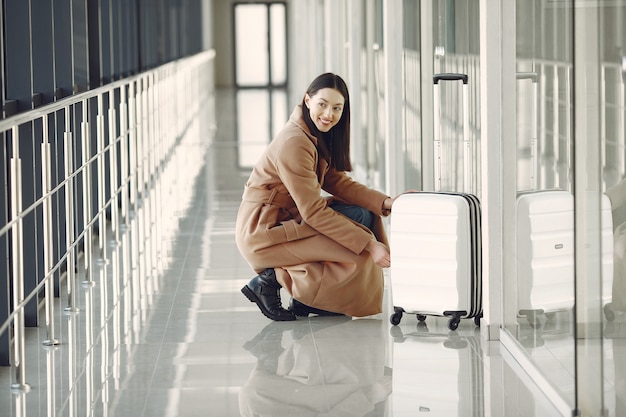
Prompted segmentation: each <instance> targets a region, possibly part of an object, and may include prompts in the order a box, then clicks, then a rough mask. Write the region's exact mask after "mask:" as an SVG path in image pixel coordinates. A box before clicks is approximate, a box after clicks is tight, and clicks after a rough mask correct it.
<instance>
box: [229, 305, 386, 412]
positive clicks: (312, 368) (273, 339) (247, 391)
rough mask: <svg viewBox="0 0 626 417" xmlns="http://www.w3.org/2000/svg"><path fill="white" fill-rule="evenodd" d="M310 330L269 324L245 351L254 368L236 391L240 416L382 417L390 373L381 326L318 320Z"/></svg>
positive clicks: (293, 324) (372, 322)
mask: <svg viewBox="0 0 626 417" xmlns="http://www.w3.org/2000/svg"><path fill="white" fill-rule="evenodd" d="M309 324H310V325H309V326H303V325H302V323H298V322H287V323H278V322H273V323H270V324H268V325H267V326H265V327H264V328H263V330H262V331H261V332H260V333H259V334H258V335H256V336H255V337H254V338H253V339H252V340H250V341H248V342H247V343H246V344H245V345H244V346H243V347H244V348H245V349H246V350H247V351H248V352H250V353H251V354H252V355H254V356H255V357H256V359H257V364H256V367H255V368H254V370H253V371H252V373H251V374H250V377H249V379H248V381H247V382H246V384H245V385H244V386H243V387H242V388H241V390H240V394H239V404H240V410H241V413H242V415H243V416H296V415H297V416H308V415H311V416H312V415H350V416H371V417H373V416H381V417H382V416H385V415H386V414H385V409H386V404H385V403H386V401H387V399H388V397H389V395H390V394H391V369H390V368H389V367H387V366H385V360H384V359H385V342H384V338H383V337H382V330H383V325H382V321H381V320H368V319H365V320H352V319H351V318H349V317H334V318H329V317H323V318H322V317H319V318H314V319H310V321H309ZM338 340H341V342H339V343H338Z"/></svg>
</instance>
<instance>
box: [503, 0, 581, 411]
mask: <svg viewBox="0 0 626 417" xmlns="http://www.w3.org/2000/svg"><path fill="white" fill-rule="evenodd" d="M557 3H558V4H557ZM516 5H517V6H516V11H515V20H516V43H515V44H516V73H515V74H507V76H511V77H515V79H516V91H515V93H516V94H515V97H516V99H515V104H516V110H515V111H516V120H517V128H516V143H517V148H516V153H517V158H516V159H517V166H516V173H517V181H516V182H517V187H516V190H517V193H516V202H515V220H514V221H515V225H516V226H515V229H514V230H515V240H514V241H515V255H516V261H515V262H516V275H515V279H508V278H510V277H507V280H506V281H505V283H504V285H505V287H504V291H505V294H504V295H505V300H507V302H506V303H505V322H504V327H505V329H506V330H507V331H508V332H509V333H510V334H511V335H512V336H513V337H514V339H515V340H517V342H518V344H519V347H520V349H522V350H523V351H524V352H525V354H526V356H527V357H528V358H529V359H530V360H531V361H532V362H533V363H534V365H535V366H536V368H537V369H538V370H540V371H541V372H542V373H543V374H544V377H545V379H546V380H547V381H548V383H549V384H550V385H551V386H552V387H553V388H554V390H556V391H557V392H558V394H559V396H561V397H562V398H563V399H564V400H565V402H566V403H567V407H568V408H569V409H574V408H575V404H576V391H575V379H576V374H575V312H574V305H575V273H574V271H575V262H574V257H575V237H574V193H573V177H572V172H573V136H572V112H573V96H572V91H573V88H572V87H573V85H572V82H573V78H572V77H573V50H572V46H573V45H572V42H573V39H572V36H571V33H572V25H573V8H572V7H571V6H570V5H569V4H568V3H567V2H555V3H546V2H545V1H543V0H533V1H528V0H518V1H517V3H516ZM508 301H511V302H508Z"/></svg>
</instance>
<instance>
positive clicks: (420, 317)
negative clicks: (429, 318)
mask: <svg viewBox="0 0 626 417" xmlns="http://www.w3.org/2000/svg"><path fill="white" fill-rule="evenodd" d="M416 317H417V321H419V322H420V323H421V322H423V321H425V320H426V316H425V315H423V314H417V315H416Z"/></svg>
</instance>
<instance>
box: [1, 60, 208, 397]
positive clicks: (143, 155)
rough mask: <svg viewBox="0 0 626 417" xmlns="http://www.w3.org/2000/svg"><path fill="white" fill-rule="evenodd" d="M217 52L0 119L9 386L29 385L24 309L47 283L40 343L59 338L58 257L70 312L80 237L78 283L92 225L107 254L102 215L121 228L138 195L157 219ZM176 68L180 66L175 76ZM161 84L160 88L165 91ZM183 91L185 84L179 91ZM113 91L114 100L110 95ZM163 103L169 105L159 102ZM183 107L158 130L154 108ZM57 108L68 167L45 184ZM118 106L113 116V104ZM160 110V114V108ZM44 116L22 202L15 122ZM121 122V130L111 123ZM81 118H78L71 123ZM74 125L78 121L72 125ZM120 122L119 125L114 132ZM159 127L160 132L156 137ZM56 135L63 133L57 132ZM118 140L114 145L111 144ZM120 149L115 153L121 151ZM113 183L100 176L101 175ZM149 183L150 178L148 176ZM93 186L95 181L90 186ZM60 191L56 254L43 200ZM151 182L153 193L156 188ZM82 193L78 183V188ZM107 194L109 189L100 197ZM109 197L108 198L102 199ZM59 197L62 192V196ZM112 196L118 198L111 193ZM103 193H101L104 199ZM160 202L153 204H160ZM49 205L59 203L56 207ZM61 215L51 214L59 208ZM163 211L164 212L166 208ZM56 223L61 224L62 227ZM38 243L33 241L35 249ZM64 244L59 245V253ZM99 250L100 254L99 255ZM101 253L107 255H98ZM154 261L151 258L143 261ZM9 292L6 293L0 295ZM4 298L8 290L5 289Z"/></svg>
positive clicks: (158, 113)
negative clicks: (78, 198) (40, 253)
mask: <svg viewBox="0 0 626 417" xmlns="http://www.w3.org/2000/svg"><path fill="white" fill-rule="evenodd" d="M214 57H215V53H214V51H212V50H210V51H205V52H202V53H199V54H197V55H194V56H192V57H188V58H184V59H181V60H178V61H174V62H171V63H168V64H165V65H163V66H161V67H158V68H155V69H153V70H150V71H147V72H144V73H141V74H137V75H134V76H131V77H128V78H125V79H122V80H118V81H114V82H112V83H110V84H107V85H105V86H102V87H98V88H95V89H93V90H89V91H86V92H83V93H79V94H76V95H74V96H70V97H67V98H64V99H62V100H59V101H57V102H54V103H50V104H47V105H45V106H42V107H39V108H37V109H33V110H30V111H27V112H24V113H21V114H17V115H15V116H13V117H10V118H7V119H5V120H2V121H0V134H8V132H11V135H12V141H13V143H12V145H13V146H12V150H13V151H12V154H11V152H9V154H7V155H6V158H7V159H6V161H5V164H6V165H7V166H9V165H10V166H11V170H10V174H9V178H8V180H9V181H10V182H11V196H10V197H9V199H10V202H11V209H10V215H9V220H8V221H7V223H6V224H4V225H2V226H1V227H0V237H1V238H3V239H7V242H8V244H9V246H10V247H11V249H12V255H13V258H12V262H13V277H12V280H13V303H12V306H11V307H12V308H10V309H9V314H8V317H7V318H6V320H5V321H4V322H2V323H0V335H2V334H4V332H7V331H8V330H9V328H10V326H11V325H12V324H14V335H13V337H12V339H13V341H12V344H13V349H12V352H11V359H12V363H11V365H12V366H13V367H14V368H15V371H16V373H15V383H14V384H13V385H12V388H13V390H14V391H15V392H27V391H28V389H29V388H28V384H26V382H25V367H24V360H25V354H24V327H25V326H24V309H25V308H26V306H27V305H28V304H29V303H31V302H32V301H33V299H35V298H36V297H37V296H38V295H39V294H41V292H42V291H43V292H44V296H45V300H44V303H43V304H44V306H45V308H46V325H47V326H48V339H47V340H46V341H45V342H44V344H47V345H54V344H58V343H59V342H58V340H57V339H56V337H55V333H54V322H53V319H52V318H51V317H52V315H53V314H54V310H53V308H54V307H53V306H54V304H53V300H52V297H53V295H52V293H53V291H52V287H51V286H52V284H53V283H54V278H55V275H56V274H57V273H59V272H60V271H61V269H62V266H64V265H67V269H66V271H65V272H66V276H65V281H66V283H67V288H68V289H67V293H66V295H67V296H68V307H66V311H67V312H70V313H71V312H75V311H77V308H76V306H75V302H74V292H75V289H74V287H73V286H74V285H75V284H74V279H73V276H74V275H73V274H74V272H73V268H74V267H75V261H76V260H75V255H76V252H77V251H78V250H79V246H80V245H81V243H82V244H84V249H83V252H84V255H85V260H84V263H85V268H89V270H90V271H89V273H88V277H87V279H86V281H85V282H84V284H85V285H90V284H92V282H91V278H90V277H91V269H92V265H91V263H92V262H93V260H92V259H91V252H92V251H93V250H92V246H91V245H92V242H91V239H92V237H93V236H92V229H93V228H94V227H96V226H98V227H99V232H100V233H99V237H100V238H99V249H100V250H101V253H103V254H106V248H105V247H104V246H106V240H105V239H106V237H105V235H106V233H107V232H106V224H105V223H106V220H105V216H106V214H107V211H108V210H110V211H111V213H112V218H113V220H112V221H111V222H110V226H111V229H112V231H113V233H115V234H117V233H119V231H118V228H120V227H121V224H118V223H119V222H120V221H121V222H124V223H125V224H126V225H127V226H129V227H130V217H132V215H133V214H132V213H131V211H132V210H135V211H140V210H142V209H141V206H140V205H141V199H142V198H144V197H145V198H146V205H148V206H150V205H151V206H153V208H152V210H150V211H149V213H147V214H146V216H148V217H146V218H145V219H141V222H143V223H145V224H158V223H159V222H160V220H161V219H159V218H157V217H156V216H157V215H158V214H159V213H157V212H160V211H161V210H162V209H161V208H160V207H158V204H156V203H157V202H156V201H155V197H154V194H159V193H160V190H159V187H160V185H157V186H155V185H154V184H158V180H159V179H160V178H159V177H160V176H161V174H163V173H164V170H165V168H166V165H167V164H168V163H169V160H170V158H171V155H172V153H174V152H175V151H176V148H177V146H178V143H179V141H180V139H181V137H182V136H184V135H185V134H186V130H187V128H188V125H187V126H186V125H185V123H187V124H190V123H194V120H195V119H197V118H198V114H197V113H198V112H200V111H202V106H203V105H205V103H206V102H207V100H208V98H209V97H210V96H211V94H212V88H213V80H212V79H211V78H210V77H212V65H213V60H214ZM181 74H182V75H181ZM181 76H182V77H184V82H183V84H185V85H183V87H185V88H190V87H189V84H190V83H191V84H193V85H198V86H202V87H206V88H204V89H202V88H201V89H200V90H201V91H194V92H193V93H194V94H193V95H192V96H190V95H189V94H187V95H185V91H184V88H180V87H181V79H180V77H181ZM166 90H167V91H166ZM181 90H182V91H181ZM116 93H119V97H118V98H117V99H116V97H115V94H116ZM104 97H107V98H108V99H109V103H108V104H109V106H108V109H104V106H103V101H104ZM93 100H97V111H96V114H95V116H93V117H92V116H91V115H88V111H87V109H88V105H91V104H92V103H91V101H93ZM188 102H192V106H191V110H194V109H195V113H194V111H191V112H187V110H189V108H188V107H185V104H187V103H188ZM76 106H82V118H77V119H78V120H74V121H75V122H76V121H80V125H79V126H72V123H71V119H70V112H71V111H74V110H75V109H76ZM166 106H173V107H172V108H169V107H168V108H166ZM183 108H184V110H185V113H184V115H185V117H184V118H185V120H179V119H176V120H173V123H172V124H173V125H175V126H174V130H172V128H171V127H170V126H166V127H165V128H163V129H161V127H162V126H161V125H160V122H159V120H158V119H159V117H160V116H164V115H163V114H162V113H163V109H165V111H166V112H167V111H170V112H171V111H172V110H175V111H179V112H181V110H182V109H183ZM61 111H62V112H64V117H65V128H64V132H60V131H57V134H58V135H59V138H58V145H59V146H63V151H62V152H60V153H59V155H58V157H59V158H62V157H63V156H64V158H65V175H61V178H59V183H58V184H57V185H55V186H54V187H53V188H51V187H50V167H51V163H50V162H51V161H50V142H49V141H48V117H49V116H51V115H56V114H57V112H61ZM118 111H119V115H117V114H116V113H117V112H118ZM107 112H108V113H107ZM105 115H106V116H108V126H107V125H105V122H106V116H105ZM166 116H167V115H166ZM171 118H172V117H171V116H170V119H171ZM39 119H41V120H42V122H43V123H42V127H40V130H38V132H41V133H42V136H43V139H42V141H41V142H42V143H41V144H40V145H41V161H40V163H41V166H40V167H38V168H40V170H39V172H37V173H36V177H38V178H39V179H40V180H41V184H42V189H41V194H42V195H41V197H39V198H37V199H36V200H35V201H33V202H31V203H30V204H29V205H28V207H24V208H23V207H22V197H21V191H22V189H21V181H22V180H21V167H20V164H21V159H20V155H19V146H18V144H19V142H18V141H19V127H20V126H22V125H25V124H30V123H32V122H35V121H37V120H39ZM117 122H119V129H118V123H117ZM90 123H94V124H95V144H96V148H97V149H96V150H95V152H94V153H93V155H91V151H90V150H89V146H90V145H91V140H92V137H91V134H92V131H91V130H90V126H89V125H90ZM77 124H78V123H77ZM73 127H75V129H73ZM79 130H80V132H81V136H78V135H74V134H75V133H76V132H77V131H79ZM118 130H119V132H118ZM156 135H161V136H160V137H156ZM61 136H62V137H61ZM79 139H80V140H81V141H82V146H83V149H82V150H83V152H82V159H81V155H75V156H76V160H77V162H78V163H77V165H78V166H77V167H76V168H73V167H72V165H73V162H74V160H73V157H74V153H73V147H74V142H77V141H78V140H79ZM118 148H119V152H118ZM118 153H120V155H118ZM106 157H108V158H109V161H108V165H105V162H106V160H105V158H106ZM118 157H119V161H120V162H121V163H122V165H121V166H120V167H119V168H120V172H121V176H119V175H118V165H117V163H118ZM92 175H93V176H94V177H97V178H95V179H96V181H97V186H96V187H93V184H92V182H91V179H92V177H91V176H92ZM79 176H82V180H83V189H82V195H83V197H86V198H85V199H84V201H83V213H82V214H83V216H84V218H83V219H82V220H83V222H82V224H80V225H78V224H76V226H77V228H78V229H80V228H81V227H82V229H80V230H74V226H75V217H76V218H78V217H79V213H78V211H79V210H78V206H75V205H74V200H73V198H74V196H73V190H74V187H75V186H76V184H75V183H77V182H78V179H79ZM107 180H109V181H110V183H109V184H108V185H107V183H106V181H107ZM149 184H153V185H149ZM92 187H93V188H94V190H92V189H91V188H92ZM63 190H65V208H64V213H63V214H65V215H66V225H65V233H66V242H65V245H64V246H63V247H62V248H60V247H58V245H57V246H54V248H57V249H58V252H59V253H58V254H57V258H56V259H52V255H51V254H52V250H53V247H51V246H53V242H52V240H51V236H50V234H51V232H52V226H51V225H50V223H51V222H50V219H51V216H52V210H53V207H52V206H51V205H50V201H51V199H52V198H53V197H54V196H59V195H60V194H61V192H62V191H63ZM153 191H154V192H153ZM77 193H78V194H79V195H81V190H77ZM92 193H95V195H96V196H97V202H98V207H95V211H94V208H92V207H91V203H92V196H93V195H94V194H92ZM107 194H108V196H107ZM107 197H108V198H107ZM59 199H60V198H59ZM118 199H119V201H118ZM105 200H106V201H105ZM118 203H119V204H121V207H122V217H123V218H122V219H121V220H119V219H118V213H117V207H118ZM157 207H158V208H157ZM55 208H56V207H55ZM39 209H41V210H42V211H43V217H44V219H43V225H44V226H43V229H44V230H43V233H44V239H43V243H42V244H41V245H43V249H44V269H45V271H43V276H42V277H37V278H38V279H41V280H40V281H37V285H35V286H34V288H33V289H32V290H31V291H30V292H29V293H28V294H24V276H23V275H24V267H23V262H24V253H23V247H22V246H23V242H22V233H23V225H22V223H23V221H24V220H25V219H27V218H28V217H29V216H31V215H34V214H35V211H36V210H39ZM57 214H58V213H57ZM165 214H167V213H165ZM61 229H62V228H59V230H58V232H59V233H63V230H61ZM9 233H11V239H12V240H11V242H9V241H8V235H9ZM142 233H144V234H145V230H142V225H141V224H140V225H139V235H140V238H139V239H141V236H143V235H142ZM39 247H40V245H39V244H38V246H37V248H39ZM63 251H65V252H64V253H63ZM103 256H106V255H103ZM104 261H106V259H105V260H104ZM149 262H152V263H155V262H156V261H154V260H150V261H149ZM7 295H8V294H7ZM7 299H8V297H7ZM0 349H2V347H1V346H0Z"/></svg>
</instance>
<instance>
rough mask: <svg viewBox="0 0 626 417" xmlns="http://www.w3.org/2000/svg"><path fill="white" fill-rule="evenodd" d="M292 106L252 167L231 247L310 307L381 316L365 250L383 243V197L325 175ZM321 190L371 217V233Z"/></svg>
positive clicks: (373, 269)
mask: <svg viewBox="0 0 626 417" xmlns="http://www.w3.org/2000/svg"><path fill="white" fill-rule="evenodd" d="M316 145H317V139H316V138H315V137H314V136H312V135H311V134H310V131H309V129H308V128H307V127H306V125H305V123H304V120H303V119H302V110H301V108H300V106H297V107H296V108H295V110H294V111H293V113H292V114H291V117H290V119H289V121H288V122H287V124H286V125H285V127H284V128H283V130H281V131H280V132H279V134H278V135H277V136H276V138H275V139H274V140H273V141H272V142H271V143H270V145H269V146H268V147H267V149H266V151H265V153H264V154H263V155H261V157H260V159H259V161H258V162H257V164H256V166H255V167H254V169H253V171H252V173H251V175H250V178H249V179H248V182H247V183H246V187H245V190H244V193H243V197H242V202H241V206H240V207H239V212H238V215H237V225H236V241H237V246H238V248H239V250H240V252H241V254H242V255H243V257H244V258H245V259H246V260H247V261H248V263H249V264H250V266H251V267H252V268H253V269H254V270H255V271H256V272H260V271H262V270H264V269H265V268H274V269H275V271H276V278H277V279H278V282H279V283H280V284H281V285H282V286H283V287H284V288H285V289H286V290H287V291H288V292H289V294H291V295H292V296H293V297H294V298H296V299H297V300H298V301H300V302H302V303H304V304H307V305H309V306H312V307H316V308H320V309H323V310H328V311H334V312H338V313H343V314H347V315H350V316H356V317H362V316H368V315H373V314H377V313H380V312H381V311H382V298H383V274H382V269H381V268H380V267H378V266H377V265H376V264H375V263H374V261H373V260H372V258H371V257H370V255H369V253H368V252H367V251H365V250H364V248H365V247H366V246H367V244H368V242H369V241H370V240H371V239H378V240H379V241H380V242H383V243H384V244H386V245H388V242H387V237H386V234H385V230H384V227H383V223H382V219H381V215H382V206H383V202H384V200H385V198H387V195H385V194H384V193H381V192H379V191H376V190H373V189H370V188H368V187H366V186H364V185H362V184H359V183H358V182H355V181H353V180H352V179H351V178H350V177H349V176H348V175H347V174H346V173H344V172H339V171H337V170H334V169H330V168H329V166H328V164H327V162H326V161H325V160H324V159H323V158H320V157H319V155H318V151H317V147H316ZM322 190H324V191H326V192H327V193H329V194H330V195H332V196H333V197H331V198H338V199H340V200H341V201H343V202H345V203H348V204H354V205H358V206H361V207H364V208H366V209H368V210H370V211H372V212H373V213H374V214H375V216H374V224H373V225H372V230H373V232H372V231H370V230H369V229H367V228H366V227H364V226H362V225H360V224H358V223H356V222H354V221H352V220H351V219H349V218H347V217H345V216H344V215H342V214H340V213H338V212H336V211H335V210H333V209H331V208H330V207H328V204H329V201H330V199H329V198H327V197H324V196H322V193H321V192H322Z"/></svg>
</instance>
